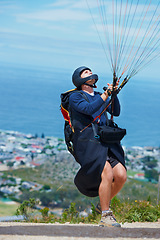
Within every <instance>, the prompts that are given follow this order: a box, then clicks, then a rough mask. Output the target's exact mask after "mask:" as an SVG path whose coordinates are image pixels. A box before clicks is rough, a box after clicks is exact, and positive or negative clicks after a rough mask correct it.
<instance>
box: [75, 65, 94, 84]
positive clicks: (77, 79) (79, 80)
mask: <svg viewBox="0 0 160 240" xmlns="http://www.w3.org/2000/svg"><path fill="white" fill-rule="evenodd" d="M84 70H90V71H91V69H90V68H88V67H85V66H82V67H79V68H77V69H76V70H75V71H74V73H73V75H72V82H73V84H74V85H75V86H76V87H80V86H81V85H82V84H84V83H85V82H87V81H88V80H91V79H95V83H96V82H97V81H98V76H97V74H92V75H90V76H88V77H86V78H81V73H82V72H83V71H84Z"/></svg>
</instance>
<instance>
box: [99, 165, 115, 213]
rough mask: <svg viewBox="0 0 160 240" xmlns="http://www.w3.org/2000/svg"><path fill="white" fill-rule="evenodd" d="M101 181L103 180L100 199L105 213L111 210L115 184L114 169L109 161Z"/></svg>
mask: <svg viewBox="0 0 160 240" xmlns="http://www.w3.org/2000/svg"><path fill="white" fill-rule="evenodd" d="M101 179H102V180H101V183H100V186H99V199H100V205H101V210H102V211H105V210H108V209H109V203H110V199H111V192H113V191H111V188H112V182H113V169H112V167H111V165H110V163H109V162H108V161H106V163H105V166H104V169H103V172H102V174H101ZM114 192H115V191H114ZM112 194H113V193H112Z"/></svg>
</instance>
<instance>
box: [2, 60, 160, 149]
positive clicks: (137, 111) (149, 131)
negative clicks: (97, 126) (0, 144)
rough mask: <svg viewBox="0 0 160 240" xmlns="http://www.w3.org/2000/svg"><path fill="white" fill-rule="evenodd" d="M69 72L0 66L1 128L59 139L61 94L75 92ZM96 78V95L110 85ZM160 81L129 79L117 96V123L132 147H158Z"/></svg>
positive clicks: (125, 143) (61, 133)
mask: <svg viewBox="0 0 160 240" xmlns="http://www.w3.org/2000/svg"><path fill="white" fill-rule="evenodd" d="M71 75H72V73H71V72H70V71H67V70H64V69H45V68H34V67H33V68H31V67H28V68H27V67H22V66H21V67H20V66H13V65H1V67H0V129H1V130H12V131H19V132H23V133H26V134H28V133H31V134H38V136H41V135H42V133H43V134H44V135H45V136H55V137H59V138H63V137H64V135H63V126H64V120H63V117H62V114H61V112H60V94H61V93H62V92H65V91H67V90H69V89H72V88H74V87H73V85H72V82H71ZM106 79H107V77H106V76H100V79H99V81H98V89H97V90H98V91H102V88H103V86H104V85H106V83H107V82H109V80H106ZM159 83H160V79H158V77H157V78H153V79H138V75H137V76H136V77H133V78H131V79H130V81H129V82H128V83H127V85H126V86H125V87H124V89H123V90H122V91H121V92H120V94H119V99H120V102H121V115H120V116H119V117H118V118H114V120H115V122H116V123H117V124H118V125H119V126H120V127H123V128H126V129H127V135H126V136H125V138H124V139H123V141H122V144H123V145H124V146H126V147H130V146H142V147H143V146H160V127H159V122H160V97H159V93H160V84H159Z"/></svg>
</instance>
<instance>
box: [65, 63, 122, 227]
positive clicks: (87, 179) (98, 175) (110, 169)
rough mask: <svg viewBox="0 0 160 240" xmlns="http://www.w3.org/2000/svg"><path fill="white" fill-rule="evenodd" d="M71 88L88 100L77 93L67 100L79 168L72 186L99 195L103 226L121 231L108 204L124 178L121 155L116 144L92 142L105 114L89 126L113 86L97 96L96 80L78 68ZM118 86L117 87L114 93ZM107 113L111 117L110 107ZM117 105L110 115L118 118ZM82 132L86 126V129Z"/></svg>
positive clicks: (91, 195) (85, 192)
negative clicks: (74, 88)
mask: <svg viewBox="0 0 160 240" xmlns="http://www.w3.org/2000/svg"><path fill="white" fill-rule="evenodd" d="M72 81H73V84H74V85H75V86H76V87H77V89H78V90H80V91H82V92H83V93H85V95H86V98H87V100H86V99H85V98H84V96H83V95H82V94H81V93H80V92H78V91H75V92H73V93H72V94H71V95H70V97H69V105H70V111H71V120H72V125H73V128H74V136H73V148H74V155H75V159H76V161H77V162H78V163H79V164H80V165H81V168H80V170H79V171H78V173H77V175H76V177H75V180H74V182H75V185H76V186H77V188H78V189H79V191H80V192H81V193H82V194H84V195H86V196H89V197H96V196H98V195H99V199H100V206H101V213H102V217H101V222H100V225H102V226H109V227H110V226H112V227H113V226H114V227H120V224H119V223H117V222H116V220H115V219H114V218H113V216H112V211H111V209H110V208H109V204H110V200H111V199H112V198H113V197H114V196H115V195H116V194H117V193H118V192H119V191H120V190H121V188H122V187H123V185H124V183H125V181H126V178H127V175H126V168H125V161H124V152H123V149H122V147H121V145H120V143H119V142H116V143H104V142H101V141H100V140H99V139H96V138H95V134H94V129H95V130H98V126H102V125H105V124H106V121H107V119H106V114H105V113H103V114H102V115H101V117H100V119H99V118H98V119H96V121H95V122H96V123H95V124H94V128H93V127H92V125H89V124H90V123H91V122H92V121H93V119H94V118H95V117H96V116H99V114H100V113H101V112H102V111H103V109H104V108H105V107H106V106H107V103H108V102H109V95H110V91H111V89H112V84H109V83H108V88H107V90H106V91H105V92H104V93H102V94H99V93H98V92H96V91H93V89H94V88H95V87H96V85H95V84H96V82H97V81H98V76H97V75H96V74H92V71H91V70H90V69H89V68H88V67H85V66H82V67H80V68H77V69H76V70H75V71H74V73H73V76H72ZM118 84H119V82H118V81H117V83H116V87H115V88H116V89H117V87H118ZM107 111H108V112H109V113H110V114H111V112H112V109H111V106H109V107H108V109H107ZM119 114H120V104H119V100H118V98H117V97H115V99H114V109H113V115H114V116H119ZM88 125H89V127H87V128H85V127H86V126H88Z"/></svg>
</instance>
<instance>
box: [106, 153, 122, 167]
mask: <svg viewBox="0 0 160 240" xmlns="http://www.w3.org/2000/svg"><path fill="white" fill-rule="evenodd" d="M107 161H108V162H109V163H110V165H111V167H112V168H114V167H115V166H116V165H117V164H118V163H119V161H118V160H117V158H116V156H115V155H114V154H113V153H112V152H111V151H110V150H109V149H108V156H107Z"/></svg>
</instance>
